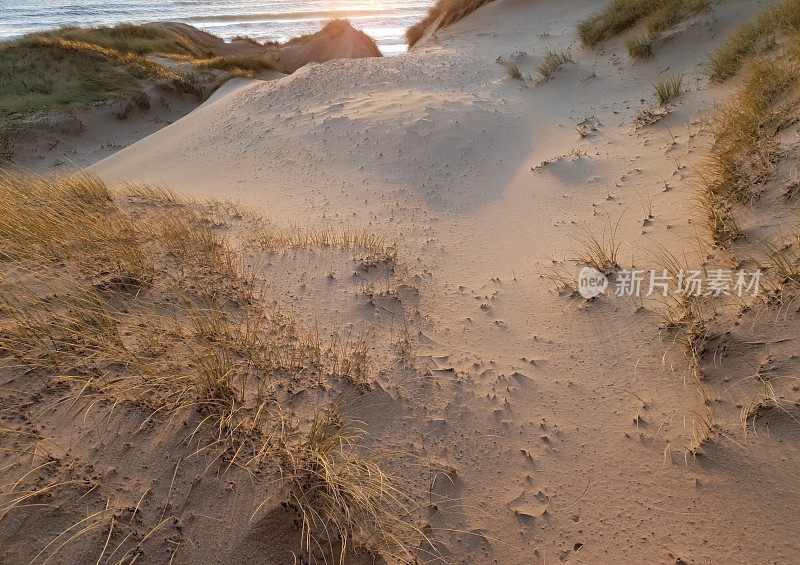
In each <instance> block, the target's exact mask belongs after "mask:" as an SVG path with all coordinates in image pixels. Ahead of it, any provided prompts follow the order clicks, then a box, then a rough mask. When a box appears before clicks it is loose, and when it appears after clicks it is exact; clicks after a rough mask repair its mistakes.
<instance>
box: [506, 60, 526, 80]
mask: <svg viewBox="0 0 800 565" xmlns="http://www.w3.org/2000/svg"><path fill="white" fill-rule="evenodd" d="M506 74H507V75H508V78H510V79H513V80H523V79H524V78H525V77H524V75H523V74H522V70H521V69H520V68H519V65H515V64H514V63H509V64H508V65H506Z"/></svg>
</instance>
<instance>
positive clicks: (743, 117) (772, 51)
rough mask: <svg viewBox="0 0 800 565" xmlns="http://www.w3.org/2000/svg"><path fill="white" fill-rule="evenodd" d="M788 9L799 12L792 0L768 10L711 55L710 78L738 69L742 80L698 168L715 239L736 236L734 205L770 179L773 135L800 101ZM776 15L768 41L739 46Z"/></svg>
mask: <svg viewBox="0 0 800 565" xmlns="http://www.w3.org/2000/svg"><path fill="white" fill-rule="evenodd" d="M778 14H780V17H779V16H778ZM791 14H795V17H797V14H800V11H798V10H797V3H796V2H794V1H789V2H785V3H783V4H780V5H779V6H776V7H774V8H769V9H767V10H766V11H765V12H764V13H763V14H762V15H761V16H760V17H759V18H758V19H757V20H756V23H755V24H753V23H749V24H746V25H744V26H743V27H742V28H740V29H739V30H737V31H736V32H734V33H733V34H732V35H731V37H730V38H729V39H728V41H727V42H726V44H725V46H723V47H722V48H721V49H720V50H719V51H717V52H715V53H713V54H712V55H711V68H712V76H713V77H716V78H718V79H720V80H721V79H723V78H725V77H728V76H731V75H732V74H735V73H736V72H737V70H738V69H743V70H742V75H743V76H742V82H741V84H740V85H739V86H738V87H737V89H736V92H735V93H734V95H733V97H732V99H731V100H730V101H729V102H728V103H727V104H725V105H724V106H723V107H722V108H721V109H720V111H719V112H718V113H717V116H716V120H715V122H714V125H713V131H714V136H715V142H714V146H713V147H712V150H711V156H710V159H709V161H708V163H707V166H706V167H705V170H704V172H703V184H704V190H705V194H704V197H703V208H704V211H705V214H706V217H707V218H708V223H709V226H710V229H711V232H712V233H713V234H714V238H715V240H716V241H717V242H718V243H722V244H725V243H728V242H730V241H731V240H733V239H735V238H736V237H737V236H738V235H739V233H740V230H739V228H738V226H737V224H736V220H735V218H734V213H733V209H734V208H735V207H736V206H737V205H748V204H750V203H752V202H753V201H754V200H756V199H758V198H759V197H760V192H759V190H760V189H759V187H760V186H762V185H763V184H764V183H765V182H766V181H767V180H768V179H769V178H770V176H771V175H772V173H773V171H774V170H775V162H776V158H777V157H778V156H779V155H780V154H781V149H780V147H779V143H777V142H776V137H777V136H778V134H779V132H780V130H781V128H783V127H785V125H786V124H787V123H788V122H790V121H791V120H792V119H794V116H796V108H797V105H798V104H800V49H799V48H798V43H797V41H796V38H797V37H798V35H797V34H798V31H797V29H796V27H795V25H794V24H793V23H792V21H791V18H790V15H791ZM776 18H778V19H780V21H782V22H783V23H784V24H785V25H784V26H777V27H772V28H770V31H769V34H770V37H771V39H772V40H771V41H770V42H769V45H768V46H766V45H762V46H761V47H760V48H758V50H757V51H753V52H749V53H748V52H747V51H746V50H742V49H740V48H739V47H740V46H741V43H742V41H743V40H742V38H743V37H748V38H750V39H751V40H753V41H754V43H748V45H750V46H755V45H757V44H758V41H755V40H754V39H753V38H754V37H755V36H756V35H759V36H760V34H762V33H767V32H766V29H767V27H766V25H767V24H766V23H765V22H772V24H770V25H773V24H774V23H775V22H776V21H778V20H777V19H776ZM759 29H760V30H762V31H759V32H756V31H755V30H759Z"/></svg>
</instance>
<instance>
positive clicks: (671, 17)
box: [578, 0, 712, 54]
mask: <svg viewBox="0 0 800 565" xmlns="http://www.w3.org/2000/svg"><path fill="white" fill-rule="evenodd" d="M711 4H712V2H711V0H675V1H673V0H613V1H612V2H611V3H610V4H608V5H607V6H606V7H605V8H603V9H602V10H600V11H598V12H597V13H596V14H594V15H593V16H592V17H590V18H588V19H586V20H584V21H582V22H580V23H579V24H578V35H579V37H580V38H581V41H582V42H583V44H584V45H586V46H588V47H594V46H596V45H598V44H600V43H601V42H602V41H604V40H606V39H608V38H610V37H614V36H615V35H619V34H620V33H622V32H624V31H626V30H628V29H630V28H632V27H634V26H636V25H640V24H641V25H644V27H645V29H646V31H647V36H646V37H647V41H646V43H649V44H650V47H651V50H652V42H653V41H654V40H655V39H657V38H658V37H659V36H660V35H661V34H662V33H664V32H665V31H667V30H669V29H670V28H672V27H673V26H674V25H676V24H678V23H680V22H682V21H684V20H686V19H688V18H690V17H692V16H694V15H696V14H699V13H700V12H703V11H705V10H708V9H709V8H710V7H711ZM636 47H638V49H635V50H634V51H635V52H637V53H638V54H641V53H642V49H641V47H642V42H641V41H639V42H637V44H636ZM632 54H633V53H632Z"/></svg>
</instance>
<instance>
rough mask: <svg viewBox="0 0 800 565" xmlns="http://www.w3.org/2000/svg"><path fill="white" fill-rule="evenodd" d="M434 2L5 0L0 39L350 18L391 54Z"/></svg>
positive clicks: (249, 31)
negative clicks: (63, 29)
mask: <svg viewBox="0 0 800 565" xmlns="http://www.w3.org/2000/svg"><path fill="white" fill-rule="evenodd" d="M433 2H434V0H404V1H403V2H397V1H395V2H390V1H389V0H263V1H257V0H227V1H226V0H0V39H13V38H14V37H18V36H20V35H22V34H25V33H29V32H32V31H41V30H45V29H52V28H56V27H59V26H65V25H80V26H96V25H113V24H116V23H121V22H131V23H143V22H153V21H176V22H184V23H187V24H190V25H193V26H195V27H198V28H200V29H203V30H205V31H207V32H209V33H213V34H214V35H218V36H220V37H222V38H224V39H228V40H229V39H232V38H233V37H235V36H237V35H246V36H250V37H252V38H253V39H256V40H258V41H265V40H268V39H271V40H277V41H286V40H287V39H290V38H292V37H296V36H298V35H303V34H306V33H312V32H315V31H318V30H319V29H321V27H322V26H323V24H324V23H325V22H326V21H328V20H331V19H334V18H347V19H349V20H350V21H351V22H352V24H353V25H354V26H355V27H357V28H359V29H361V30H362V31H364V32H366V33H367V34H369V35H370V36H372V37H373V38H374V39H375V41H376V42H377V43H378V45H379V46H380V48H381V51H383V53H384V54H385V55H395V54H398V53H401V52H403V51H405V49H406V44H405V39H404V37H403V34H404V33H405V30H406V29H408V27H409V26H411V25H413V24H414V23H416V22H417V21H419V20H420V19H421V18H422V17H423V15H424V14H425V12H426V11H427V9H428V7H430V6H431V5H432V4H433Z"/></svg>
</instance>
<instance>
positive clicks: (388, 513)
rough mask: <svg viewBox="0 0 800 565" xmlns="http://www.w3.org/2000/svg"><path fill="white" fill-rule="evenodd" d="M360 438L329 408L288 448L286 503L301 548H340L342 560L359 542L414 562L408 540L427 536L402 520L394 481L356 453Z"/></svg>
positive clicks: (403, 499) (404, 503)
mask: <svg viewBox="0 0 800 565" xmlns="http://www.w3.org/2000/svg"><path fill="white" fill-rule="evenodd" d="M361 436H363V432H362V431H360V430H358V429H348V428H345V427H344V426H343V425H342V422H341V420H340V418H339V416H338V415H337V414H336V412H335V411H328V412H326V413H324V414H321V415H317V416H316V417H315V418H314V420H313V421H312V422H311V425H310V427H309V430H308V433H307V435H306V436H305V437H304V438H303V440H302V441H301V442H300V443H299V444H298V445H295V446H293V447H289V448H288V449H287V450H286V453H285V456H286V459H287V468H288V470H289V471H288V472H289V484H290V501H291V504H292V505H293V506H294V507H295V508H296V509H297V510H298V512H299V514H300V516H301V518H302V530H303V545H304V548H305V549H306V550H307V551H308V552H309V553H315V552H319V553H322V554H334V555H335V554H336V553H337V552H336V549H338V554H339V555H338V562H339V563H340V564H342V563H345V560H346V556H347V552H348V551H349V550H351V549H352V547H351V545H350V544H353V543H357V544H359V545H361V546H362V547H366V548H368V549H371V550H374V551H376V552H381V553H382V554H383V555H385V556H391V557H392V558H393V559H394V560H395V561H396V562H401V563H417V556H416V555H415V553H416V552H415V551H414V550H412V549H410V548H411V547H413V546H412V545H411V543H410V542H411V540H414V539H416V541H419V540H420V539H423V540H426V539H427V536H425V534H424V533H423V532H422V531H421V530H419V529H417V528H415V527H414V526H413V525H412V524H411V523H410V522H408V521H407V520H406V518H405V517H406V516H408V515H409V513H410V510H409V508H408V503H409V501H408V498H407V495H405V494H404V493H403V491H402V490H401V489H399V488H398V487H397V486H396V481H395V479H393V478H392V477H390V476H389V475H387V474H386V473H384V472H383V471H382V470H381V468H380V467H379V466H378V465H377V464H376V463H375V462H374V461H371V460H369V459H367V458H364V457H360V456H358V455H357V454H356V448H357V442H358V440H359V439H360V437H361ZM334 542H335V543H334ZM337 545H338V548H337Z"/></svg>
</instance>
